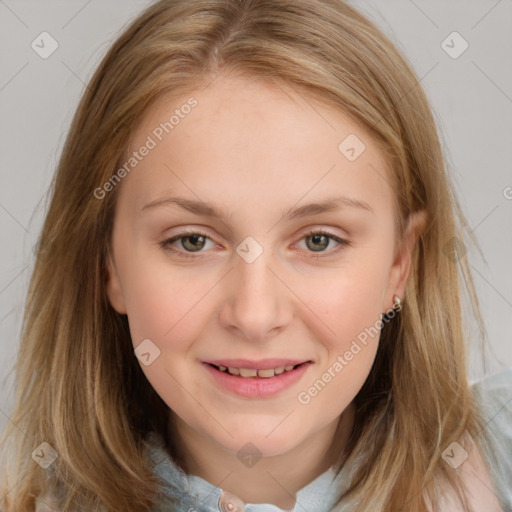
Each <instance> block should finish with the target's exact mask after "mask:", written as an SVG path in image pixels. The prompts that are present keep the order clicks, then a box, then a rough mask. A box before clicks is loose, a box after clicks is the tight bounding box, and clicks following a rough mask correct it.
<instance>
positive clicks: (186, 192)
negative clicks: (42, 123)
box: [1, 0, 512, 512]
mask: <svg viewBox="0 0 512 512" xmlns="http://www.w3.org/2000/svg"><path fill="white" fill-rule="evenodd" d="M465 230H466V223H465V221H464V217H463V215H462V213H461V210H460V208H459V206H458V203H457V201H456V199H455V196H454V194H453V190H452V188H451V184H450V181H449V178H448V176H447V170H446V164H445V160H444V157H443V154H442V151H441V148H440V144H439V140H438V135H437V132H436V127H435V123H434V120H433V116H432V113H431V110H430V107H429V105H428V102H427V100H426V98H425V95H424V92H423V91H422V89H421V86H420V85H419V82H418V78H417V77H416V76H415V74H414V73H413V72H412V70H411V68H410V67H409V65H408V64H407V63H406V62H405V60H404V59H403V57H402V56H401V55H400V54H399V53H398V52H397V50H396V48H395V47H394V46H393V44H392V43H391V42H390V41H389V40H388V39H387V38H386V37H385V36H384V35H383V34H382V33H381V32H380V31H379V30H377V28H376V27H375V26H374V25H373V24H372V23H371V22H370V21H369V20H367V19H366V18H364V17H363V16H362V15H361V14H359V13H358V12H357V11H356V10H354V9H353V8H352V7H350V6H348V5H347V4H345V3H344V2H341V1H339V0H298V1H297V0H294V1H291V0H278V1H275V0H274V1H264V0H261V1H235V0H233V1H231V0H229V1H226V0H208V1H206V0H197V1H194V2H189V1H186V0H162V1H159V2H157V3H155V4H154V5H152V6H151V7H149V8H148V9H147V10H146V11H145V12H144V13H142V14H141V15H140V17H139V18H138V19H137V20H135V21H134V22H133V23H132V25H131V26H130V27H128V28H127V29H126V31H125V32H124V33H123V34H122V35H121V36H120V37H119V39H118V40H117V41H116V42H115V43H114V45H113V46H112V48H111V49H110V51H109V52H108V54H107V56H106V57H105V58H104V60H103V62H102V63H101V64H100V66H99V68H98V70H97V72H96V73H95V75H94V77H93V78H92V80H91V83H90V84H89V87H88V88H87V90H86V92H85V94H84V97H83V99H82V101H81V103H80V106H79V108H78V111H77V113H76V116H75V118H74V121H73V124H72V126H71V129H70V132H69V136H68V139H67V142H66V145H65V148H64V150H63V154H62V157H61V161H60V164H59V168H58V170H57V173H56V176H55V181H54V186H53V190H52V200H51V204H50V208H49V211H48V213H47V217H46V221H45V224H44V227H43V230H42V233H41V238H40V247H39V252H38V256H39V257H38V260H37V264H36V266H35V269H34V273H33V276H32V280H31V285H30V290H29V297H28V302H27V307H26V314H25V320H24V330H23V337H22V343H21V348H20V353H19V358H18V361H17V366H16V369H17V379H18V380H17V393H18V394H17V401H16V405H15V408H14V411H13V414H12V416H11V422H10V423H9V425H8V426H7V428H6V430H5V432H4V435H3V441H2V451H3V455H4V457H3V468H2V488H1V492H2V496H3V505H2V506H3V508H2V510H4V509H5V510H6V511H9V512H11V511H20V510H23V511H26V510H34V509H35V510H38V511H42V510H59V511H67V510H104V511H118V510H123V511H133V512H135V511H164V510H165V511H170V510H180V511H189V512H191V511H194V510H198V511H217V510H220V511H231V512H233V511H241V510H246V511H247V512H249V511H259V512H270V511H274V512H275V511H283V510H293V511H294V512H297V511H299V510H310V511H315V512H324V511H325V512H326V511H330V510H340V511H341V510H344V511H348V510H350V511H356V512H362V511H385V512H397V511H404V512H405V511H407V512H411V511H414V512H420V511H425V510H429V511H441V510H442V511H443V512H446V511H447V510H449V511H452V510H453V511H459V510H461V511H462V510H464V511H475V512H476V511H481V510H486V511H499V510H507V507H508V509H510V507H511V506H512V495H511V494H510V490H509V489H510V487H509V485H508V484H509V483H510V481H512V477H511V474H512V463H511V460H512V459H511V458H510V457H507V456H505V450H509V451H510V446H512V433H511V427H510V425H511V420H512V412H511V410H510V407H509V406H508V407H507V406H506V404H507V400H509V399H510V397H507V391H508V390H509V389H510V385H511V383H512V373H511V372H510V371H506V372H504V373H502V374H500V375H498V376H496V377H494V378H492V379H487V380H486V381H484V382H482V383H480V384H478V385H477V386H475V387H474V388H471V387H470V386H469V384H468V379H467V371H466V360H465V354H466V352H465V351H466V348H465V346H466V342H465V339H466V334H467V333H466V332H465V329H464V323H463V318H462V316H461V294H462V291H463V287H462V286H461V285H462V284H465V285H466V287H467V289H468V290H469V295H470V297H471V298H472V300H473V302H472V304H473V306H474V313H475V315H476V317H477V319H479V318H480V317H479V313H478V301H477V299H476V297H475V294H474V289H473V285H472V280H471V275H470V272H469V268H468V265H467V263H466V260H465V258H458V257H457V254H456V252H455V253H453V251H451V249H453V250H456V247H457V243H458V242H459V241H461V240H464V239H465V236H466V231H465ZM459 276H460V277H461V278H462V282H459Z"/></svg>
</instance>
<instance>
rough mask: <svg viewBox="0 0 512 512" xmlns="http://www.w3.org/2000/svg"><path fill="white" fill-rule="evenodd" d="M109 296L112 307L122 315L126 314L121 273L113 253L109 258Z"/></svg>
mask: <svg viewBox="0 0 512 512" xmlns="http://www.w3.org/2000/svg"><path fill="white" fill-rule="evenodd" d="M107 275H108V277H107V296H108V299H109V301H110V304H111V305H112V307H113V308H114V309H115V310H116V311H117V312H118V313H119V314H121V315H125V314H126V303H125V299H124V293H123V289H122V287H121V282H120V280H119V275H118V272H117V269H116V266H115V264H114V261H113V258H112V256H111V255H109V256H108V258H107Z"/></svg>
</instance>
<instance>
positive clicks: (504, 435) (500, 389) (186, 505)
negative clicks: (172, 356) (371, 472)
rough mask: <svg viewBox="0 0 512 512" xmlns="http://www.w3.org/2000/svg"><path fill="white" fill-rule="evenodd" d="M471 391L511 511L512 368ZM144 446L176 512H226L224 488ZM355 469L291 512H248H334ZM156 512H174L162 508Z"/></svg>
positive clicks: (306, 494)
mask: <svg viewBox="0 0 512 512" xmlns="http://www.w3.org/2000/svg"><path fill="white" fill-rule="evenodd" d="M471 389H472V390H473V393H474V394H475V396H476V398H477V400H478V403H479V405H480V409H481V411H482V413H483V416H484V419H485V424H486V427H485V430H484V432H482V437H481V439H480V440H481V442H482V444H483V448H484V451H485V455H486V457H487V460H488V461H489V464H490V466H491V480H492V481H493V483H494V486H495V490H496V493H497V497H498V499H499V500H500V501H501V505H502V508H503V511H504V512H512V368H509V369H507V370H505V371H502V372H500V373H498V374H496V375H492V376H489V377H486V378H484V379H483V380H481V381H479V382H477V383H475V384H473V385H472V386H471ZM146 446H147V449H148V452H147V453H148V455H149V457H150V460H151V462H152V464H154V471H155V473H156V474H157V475H158V476H160V477H161V478H162V480H163V485H162V489H161V490H162V494H163V495H164V496H174V497H177V499H178V502H179V507H178V508H177V509H175V511H173V512H223V505H222V500H223V498H222V495H223V490H222V488H220V487H217V486H215V485H213V484H211V483H210V482H207V481H206V480H204V479H203V478H201V477H198V476H195V475H187V474H186V473H184V472H183V471H182V470H181V468H179V467H178V466H177V465H176V464H175V463H174V462H173V460H172V459H171V457H170V456H169V454H168V453H167V451H166V450H165V448H164V443H163V440H162V439H161V438H160V437H158V436H157V435H156V434H151V436H150V437H149V439H148V443H147V445H146ZM354 470H355V468H352V469H351V470H350V471H349V469H348V468H346V467H343V468H342V470H341V472H340V473H339V474H338V476H337V477H336V474H335V471H334V469H333V468H332V467H331V468H329V469H328V470H327V471H325V472H324V473H322V474H321V475H319V476H318V477H317V478H315V479H314V480H313V481H311V482H310V483H309V484H307V485H306V486H305V487H303V488H302V489H301V490H300V491H299V492H298V493H297V495H296V503H295V507H294V508H293V509H292V510H291V511H285V510H283V509H281V508H279V507H276V506H275V505H271V504H268V503H258V504H255V503H246V505H245V508H244V512H304V511H305V510H306V511H308V512H331V510H332V509H333V507H334V505H335V503H336V501H337V499H338V496H339V495H340V494H341V493H342V492H343V491H344V490H345V489H346V488H347V487H348V484H349V482H350V479H351V476H352V474H353V472H354ZM224 507H225V503H224ZM338 507H339V508H337V510H338V511H342V510H345V506H344V502H343V501H342V502H341V503H340V505H339V506H338ZM224 510H226V509H225V508H224ZM347 510H348V508H347ZM154 512H171V511H170V510H169V508H168V507H165V506H164V505H163V506H162V507H161V508H157V509H155V510H154Z"/></svg>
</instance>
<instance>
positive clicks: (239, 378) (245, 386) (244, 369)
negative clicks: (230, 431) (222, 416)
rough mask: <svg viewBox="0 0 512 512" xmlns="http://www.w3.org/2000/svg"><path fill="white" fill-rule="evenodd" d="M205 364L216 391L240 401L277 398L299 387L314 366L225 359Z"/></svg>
mask: <svg viewBox="0 0 512 512" xmlns="http://www.w3.org/2000/svg"><path fill="white" fill-rule="evenodd" d="M284 363H286V364H284ZM202 364H203V366H204V368H205V369H206V370H207V372H208V373H209V374H210V375H211V377H212V378H213V381H212V383H215V388H219V389H222V390H224V391H227V392H228V393H229V394H232V395H236V396H238V397H243V398H250V399H263V398H272V397H274V396H277V395H279V394H280V393H282V392H284V390H286V389H289V388H292V387H293V386H295V385H297V383H298V382H299V381H300V380H301V379H302V378H303V377H304V375H305V374H306V372H307V370H308V367H309V366H311V365H313V364H314V363H313V361H312V360H308V361H304V360H302V361H299V360H290V359H286V360H285V359H266V360H264V361H259V362H255V361H249V360H247V359H245V360H244V359H229V360H228V359H224V360H222V361H203V362H202ZM248 367H249V368H248Z"/></svg>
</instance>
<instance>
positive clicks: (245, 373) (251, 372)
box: [206, 361, 311, 379]
mask: <svg viewBox="0 0 512 512" xmlns="http://www.w3.org/2000/svg"><path fill="white" fill-rule="evenodd" d="M309 363H311V361H304V362H303V363H297V364H287V365H280V366H275V367H271V368H259V369H258V368H244V367H238V366H225V365H221V364H213V363H206V364H208V365H209V366H211V367H212V368H214V369H215V370H217V371H219V372H222V373H227V374H229V375H231V376H233V377H240V378H243V379H270V378H272V377H276V376H278V375H281V374H283V373H288V372H292V371H293V370H296V369H297V368H299V367H300V366H303V365H306V364H309Z"/></svg>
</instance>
